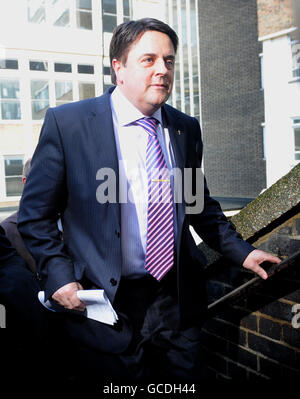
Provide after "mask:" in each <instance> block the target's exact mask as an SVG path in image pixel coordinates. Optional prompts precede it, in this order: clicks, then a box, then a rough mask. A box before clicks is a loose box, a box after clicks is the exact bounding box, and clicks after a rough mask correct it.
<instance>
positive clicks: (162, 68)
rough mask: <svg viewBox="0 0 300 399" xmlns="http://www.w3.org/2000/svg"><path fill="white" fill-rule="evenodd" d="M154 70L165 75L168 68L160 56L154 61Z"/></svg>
mask: <svg viewBox="0 0 300 399" xmlns="http://www.w3.org/2000/svg"><path fill="white" fill-rule="evenodd" d="M155 72H156V73H157V74H161V75H165V74H166V73H167V72H168V68H167V66H166V63H165V60H164V59H162V58H158V59H157V60H156V63H155Z"/></svg>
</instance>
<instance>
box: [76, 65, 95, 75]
mask: <svg viewBox="0 0 300 399" xmlns="http://www.w3.org/2000/svg"><path fill="white" fill-rule="evenodd" d="M77 71H78V73H89V74H94V65H77Z"/></svg>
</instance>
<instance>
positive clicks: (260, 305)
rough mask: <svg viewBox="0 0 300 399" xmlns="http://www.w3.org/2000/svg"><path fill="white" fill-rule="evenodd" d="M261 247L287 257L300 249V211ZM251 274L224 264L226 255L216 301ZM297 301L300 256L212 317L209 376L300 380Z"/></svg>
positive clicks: (215, 283)
mask: <svg viewBox="0 0 300 399" xmlns="http://www.w3.org/2000/svg"><path fill="white" fill-rule="evenodd" d="M255 246H256V247H259V248H262V249H265V250H268V251H271V252H273V253H275V254H279V255H280V256H281V257H286V256H289V255H291V254H292V253H294V252H295V251H296V250H299V249H300V213H298V214H297V215H296V216H294V217H293V218H291V219H290V220H288V221H287V222H285V223H284V224H283V225H281V226H279V227H277V228H276V229H274V230H273V231H272V232H271V233H269V234H268V235H266V236H264V237H262V238H261V239H259V241H257V242H256V243H255ZM251 276H252V277H253V275H252V274H251ZM249 278H250V274H249V272H248V271H247V270H244V269H240V268H236V267H232V266H231V265H224V260H222V261H221V263H220V264H219V266H218V265H217V266H216V269H215V270H214V271H213V272H212V275H211V276H210V280H209V282H208V291H209V293H210V301H211V302H213V301H214V300H215V299H217V298H219V297H221V296H223V295H224V294H225V293H227V292H229V291H231V290H232V289H233V288H235V287H237V286H239V285H241V284H243V283H244V282H246V281H248V280H249ZM296 304H300V264H299V261H298V262H295V263H294V264H293V265H292V266H290V267H289V268H288V269H285V270H283V271H281V272H280V273H279V274H278V275H274V276H273V277H271V278H269V279H268V280H267V281H265V282H262V283H261V284H260V285H259V286H258V287H257V288H255V290H254V291H251V293H250V294H249V295H247V296H245V297H244V298H240V299H239V301H237V302H236V303H235V304H233V305H231V306H227V307H225V308H224V309H223V310H222V311H221V312H220V313H218V314H217V316H215V317H214V318H211V319H209V320H208V321H207V322H206V323H205V325H204V328H203V343H204V347H205V348H206V350H207V352H208V373H209V376H211V377H212V378H214V379H215V378H217V379H222V380H232V381H240V380H247V381H252V380H254V381H267V380H272V381H274V380H276V381H281V380H286V379H289V380H291V381H294V382H295V381H298V380H297V378H299V377H300V328H294V327H293V326H292V318H293V316H294V313H293V312H292V307H293V305H296Z"/></svg>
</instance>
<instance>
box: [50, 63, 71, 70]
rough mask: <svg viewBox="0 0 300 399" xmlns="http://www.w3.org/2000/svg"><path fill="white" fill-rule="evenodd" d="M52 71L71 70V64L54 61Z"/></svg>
mask: <svg viewBox="0 0 300 399" xmlns="http://www.w3.org/2000/svg"><path fill="white" fill-rule="evenodd" d="M54 71H55V72H72V65H71V64H62V63H60V62H55V64H54Z"/></svg>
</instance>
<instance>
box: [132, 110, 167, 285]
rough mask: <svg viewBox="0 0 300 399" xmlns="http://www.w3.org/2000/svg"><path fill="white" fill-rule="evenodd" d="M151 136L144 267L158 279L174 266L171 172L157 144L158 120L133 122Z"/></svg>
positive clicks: (149, 119)
mask: <svg viewBox="0 0 300 399" xmlns="http://www.w3.org/2000/svg"><path fill="white" fill-rule="evenodd" d="M134 123H135V124H137V125H139V126H142V127H143V128H144V129H145V130H146V131H147V133H148V135H149V136H148V144H147V152H146V170H147V177H148V213H147V242H146V258H145V268H146V269H147V270H148V271H149V273H150V274H152V276H153V277H155V278H156V279H157V280H161V279H162V278H163V277H164V275H165V274H166V273H167V272H168V271H169V270H170V269H171V268H172V267H173V263H174V225H173V223H174V221H173V213H174V210H173V199H172V190H171V184H170V173H169V170H168V168H167V165H166V161H165V159H164V156H163V153H162V149H161V146H160V144H159V141H158V137H157V131H156V127H157V124H158V123H159V122H158V120H157V119H155V118H142V119H139V120H137V121H135V122H134Z"/></svg>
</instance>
